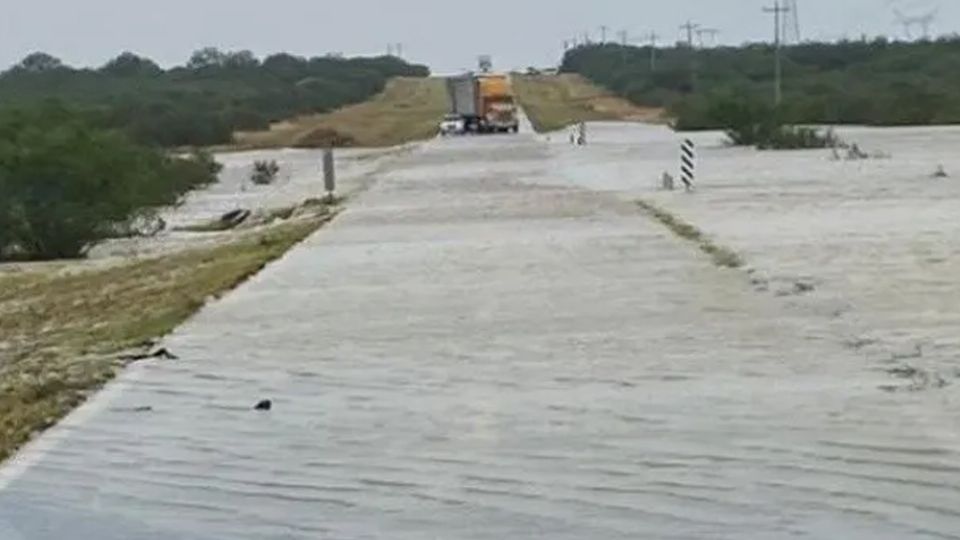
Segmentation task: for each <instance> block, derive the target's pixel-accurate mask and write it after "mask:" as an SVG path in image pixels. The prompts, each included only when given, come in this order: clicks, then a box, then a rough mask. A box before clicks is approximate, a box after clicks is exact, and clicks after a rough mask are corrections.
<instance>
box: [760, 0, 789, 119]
mask: <svg viewBox="0 0 960 540" xmlns="http://www.w3.org/2000/svg"><path fill="white" fill-rule="evenodd" d="M763 12H764V13H772V14H773V32H774V39H773V42H774V53H773V56H774V68H773V69H774V75H773V77H774V83H773V102H774V104H775V105H777V106H778V107H779V106H780V103H781V102H782V101H783V62H782V61H781V59H780V43H781V40H780V23H781V17H783V15H784V14H786V13H789V12H790V7H789V6H786V5H781V4H780V0H773V7H765V8H763Z"/></svg>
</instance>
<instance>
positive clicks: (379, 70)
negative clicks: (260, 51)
mask: <svg viewBox="0 0 960 540" xmlns="http://www.w3.org/2000/svg"><path fill="white" fill-rule="evenodd" d="M427 75H429V70H428V69H427V68H426V67H425V66H421V65H413V64H408V63H407V62H405V61H403V60H401V59H399V58H396V57H393V56H381V57H373V58H343V57H341V56H338V55H327V56H320V57H313V58H305V57H302V56H295V55H291V54H286V53H280V54H274V55H271V56H267V57H266V58H263V59H260V58H257V57H256V56H255V55H254V54H253V53H251V52H249V51H221V50H219V49H216V48H206V49H202V50H199V51H197V52H195V53H194V54H193V55H192V56H191V57H190V59H189V60H188V61H187V62H186V64H185V65H183V66H176V67H173V68H170V69H163V68H161V67H160V66H159V65H158V64H157V63H156V62H154V61H152V60H150V59H148V58H144V57H141V56H138V55H136V54H133V53H130V52H125V53H123V54H121V55H119V56H117V57H116V58H114V59H112V60H110V61H109V62H107V63H105V64H104V65H103V66H101V67H99V68H95V69H88V68H82V69H81V68H73V67H70V66H67V65H65V64H64V63H63V62H62V61H60V60H59V59H57V58H55V57H53V56H51V55H49V54H46V53H42V52H38V53H33V54H30V55H28V56H27V57H26V58H24V59H23V60H22V61H21V62H19V63H18V64H16V65H15V66H13V67H12V68H10V69H8V70H7V71H5V72H3V73H2V74H0V103H2V104H3V105H2V106H3V107H7V108H10V107H13V108H16V107H20V106H24V105H27V106H29V105H33V104H37V103H39V102H44V101H50V100H55V101H60V102H62V103H65V104H69V105H70V106H71V107H74V108H76V109H77V110H78V111H79V112H81V113H83V114H84V115H85V116H86V117H87V118H88V119H89V120H90V122H91V123H93V124H95V125H98V126H101V127H106V128H119V129H121V130H123V131H124V132H126V133H127V134H128V135H129V136H130V137H131V138H132V139H133V140H135V141H137V142H140V143H144V144H151V145H159V146H164V147H179V146H207V145H214V144H221V143H229V142H231V140H232V136H233V133H234V132H235V131H238V130H256V129H265V128H267V127H268V126H269V125H270V123H272V122H276V121H278V120H283V119H287V118H290V117H292V116H295V115H299V114H306V113H323V112H327V111H330V110H333V109H336V108H339V107H342V106H344V105H347V104H352V103H356V102H360V101H365V100H366V99H368V98H370V97H371V96H373V95H374V94H376V93H378V92H380V91H381V90H382V89H383V88H384V86H385V85H386V82H387V80H389V79H390V78H393V77H397V76H409V77H425V76H427Z"/></svg>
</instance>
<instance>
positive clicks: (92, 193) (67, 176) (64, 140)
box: [0, 106, 217, 259]
mask: <svg viewBox="0 0 960 540" xmlns="http://www.w3.org/2000/svg"><path fill="white" fill-rule="evenodd" d="M216 170H217V166H216V165H215V164H214V162H213V160H212V158H210V157H209V156H208V155H203V154H197V155H194V156H188V157H170V156H167V155H165V154H163V153H161V152H159V151H157V150H154V149H150V148H146V147H142V146H140V145H137V144H135V143H133V142H131V141H130V140H129V139H128V138H126V137H125V136H124V135H122V134H120V133H117V132H112V131H106V130H103V129H99V128H96V127H93V126H91V125H90V124H89V123H88V122H86V121H85V120H84V119H83V117H81V116H80V115H78V114H76V113H74V112H71V111H68V110H66V109H63V108H60V107H55V106H48V107H43V108H41V109H36V110H29V111H27V110H18V111H6V112H4V113H3V114H0V258H19V259H53V258H70V257H78V256H82V255H83V254H84V253H85V252H86V250H87V249H88V248H89V247H90V246H92V245H93V244H95V243H96V242H97V241H99V240H102V239H104V238H107V237H109V236H111V235H113V234H115V233H116V231H117V230H120V229H123V228H125V227H126V226H129V225H130V224H131V223H132V222H133V221H134V220H137V219H138V218H142V217H144V216H145V215H146V214H148V213H149V212H150V208H151V207H154V206H157V205H164V204H172V203H175V202H176V201H177V200H178V198H179V197H180V196H181V195H182V194H183V193H185V192H186V191H187V190H189V189H191V188H193V187H196V186H198V185H202V184H206V183H209V182H212V181H214V180H215V179H216Z"/></svg>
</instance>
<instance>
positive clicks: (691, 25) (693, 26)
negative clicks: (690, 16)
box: [680, 20, 700, 92]
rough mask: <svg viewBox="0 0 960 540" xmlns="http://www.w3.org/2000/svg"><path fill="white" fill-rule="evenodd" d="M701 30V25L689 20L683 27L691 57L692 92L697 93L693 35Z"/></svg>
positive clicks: (695, 55)
mask: <svg viewBox="0 0 960 540" xmlns="http://www.w3.org/2000/svg"><path fill="white" fill-rule="evenodd" d="M698 28H700V25H699V24H697V23H695V22H693V21H690V20H688V21H687V22H686V24H684V25H681V26H680V29H681V30H686V31H687V48H688V49H689V50H688V53H687V54H689V55H690V91H691V92H696V91H697V86H699V81H698V77H697V49H696V48H695V47H694V45H693V33H694V32H696V31H697V29H698Z"/></svg>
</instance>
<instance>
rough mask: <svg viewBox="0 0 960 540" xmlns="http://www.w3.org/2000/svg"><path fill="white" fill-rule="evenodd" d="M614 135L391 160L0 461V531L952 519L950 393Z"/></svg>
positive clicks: (671, 530) (645, 147)
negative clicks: (692, 209) (788, 274)
mask: <svg viewBox="0 0 960 540" xmlns="http://www.w3.org/2000/svg"><path fill="white" fill-rule="evenodd" d="M618 137H627V138H626V139H624V140H618V141H616V146H610V147H607V150H606V151H607V152H608V153H607V154H605V153H604V150H603V148H604V147H603V142H602V139H601V140H599V141H598V146H597V149H594V148H591V149H589V150H584V151H582V152H581V150H576V149H572V148H569V147H567V146H565V145H562V144H558V143H557V142H556V141H554V142H547V141H544V140H543V139H538V138H534V137H531V136H519V137H491V138H467V139H454V140H445V141H437V142H433V143H430V144H427V145H424V146H423V147H421V148H420V149H419V150H417V151H415V152H413V153H411V154H409V155H407V156H404V157H402V158H400V159H399V160H398V162H397V165H396V166H395V167H393V168H392V170H391V171H390V172H388V173H385V174H382V175H381V176H380V177H379V178H378V179H377V180H376V182H375V183H374V184H373V185H372V186H371V187H370V188H369V189H368V190H367V191H365V192H364V193H362V194H361V195H359V196H358V197H357V198H356V199H355V200H354V201H353V202H351V204H350V205H349V209H348V210H347V211H346V212H345V213H344V214H343V215H342V216H341V217H340V218H339V219H338V220H337V221H335V222H334V223H333V224H332V225H330V226H329V227H328V228H327V229H325V230H322V231H320V232H319V233H318V234H316V235H314V236H313V237H311V238H310V239H308V240H307V241H306V242H305V243H304V244H302V245H301V246H299V247H297V248H296V249H294V250H293V251H292V252H291V253H289V254H288V255H287V256H286V257H285V258H284V259H282V260H280V261H279V262H277V263H275V264H273V265H271V266H270V267H268V268H267V269H266V270H265V271H264V272H263V273H261V274H260V275H259V276H257V277H256V278H254V279H253V280H251V281H250V282H249V283H247V284H246V285H244V286H243V287H241V288H240V289H238V290H237V291H235V292H234V293H233V294H231V295H229V296H228V297H226V298H224V299H223V300H220V301H218V302H215V303H213V304H211V305H210V306H208V307H207V308H205V309H204V310H203V311H202V312H201V313H200V314H199V315H198V316H197V317H196V318H194V319H193V320H192V321H190V322H189V323H187V324H186V325H184V326H183V327H182V328H180V329H179V330H178V331H177V332H176V333H175V334H174V335H173V336H171V337H170V338H169V339H168V340H167V342H166V346H168V347H169V348H171V349H172V350H173V351H175V352H176V353H177V354H179V355H180V356H181V360H180V361H177V362H158V363H144V364H139V365H136V366H134V367H133V368H132V369H130V370H129V371H128V372H126V373H125V374H124V376H122V377H121V378H120V380H119V381H117V383H116V384H114V385H112V386H110V387H109V388H108V389H107V390H106V391H105V392H104V393H103V394H101V395H100V396H99V397H98V398H97V399H95V400H93V401H92V402H91V403H90V404H88V405H87V406H85V407H84V408H82V409H81V410H80V411H78V413H77V414H75V415H73V416H72V417H70V418H69V419H68V420H67V421H65V422H64V423H63V424H61V425H60V426H59V427H58V428H56V429H54V430H52V431H50V432H49V433H48V434H47V435H45V436H44V437H42V438H41V439H40V440H39V441H38V442H37V444H35V445H33V446H31V447H30V448H29V449H28V450H27V451H25V452H24V453H22V454H21V455H20V456H19V457H18V458H17V459H16V460H14V461H13V462H11V463H9V464H8V465H7V467H6V468H5V469H3V470H2V472H0V538H4V539H6V538H10V539H21V538H23V539H30V540H34V539H37V540H47V539H60V538H98V539H104V540H112V539H117V540H119V539H132V540H139V539H183V540H209V539H227V538H229V539H246V538H249V539H314V538H330V539H350V540H353V539H373V538H391V539H428V538H431V539H433V538H443V539H455V538H464V539H488V538H489V539H503V538H559V539H586V538H590V539H594V538H597V539H606V538H611V539H619V538H622V539H627V538H630V539H635V538H730V539H735V538H736V539H739V538H764V539H767V538H818V539H819V538H844V539H861V538H862V539H878V538H891V539H893V538H898V539H899V538H960V460H958V455H957V448H958V446H957V436H956V433H957V431H956V418H957V413H958V407H957V405H956V403H955V400H952V399H951V397H950V396H951V394H949V393H947V392H949V389H947V390H943V391H936V392H886V391H882V390H880V387H881V386H884V385H889V384H890V383H891V378H890V376H889V375H888V374H886V373H883V372H882V371H878V370H877V369H875V366H873V365H871V364H870V363H869V362H867V361H865V359H864V357H863V355H862V354H859V352H858V351H854V350H851V348H850V347H848V346H845V345H844V339H846V337H847V336H846V334H845V333H844V332H845V331H846V329H845V328H842V327H838V325H837V324H836V321H835V320H834V319H833V318H831V317H829V316H825V315H824V314H823V313H821V312H819V311H817V310H811V309H803V308H802V307H798V306H796V305H794V304H791V303H790V302H788V301H786V300H785V299H784V298H780V297H778V296H776V295H775V294H769V293H766V292H760V291H758V290H757V288H756V284H755V283H751V279H750V277H749V276H748V275H747V274H746V273H744V272H742V271H732V270H720V269H717V268H715V267H714V266H712V264H711V262H710V260H709V259H708V258H706V257H704V256H702V255H701V254H700V253H699V252H697V251H696V250H695V249H693V248H692V247H691V246H690V245H688V244H686V243H684V242H681V241H679V240H678V239H677V238H676V237H674V236H672V234H671V233H669V232H667V231H666V230H665V229H663V228H662V227H661V226H659V225H658V224H656V223H653V222H651V221H649V220H648V219H646V218H645V217H644V216H643V215H641V214H640V213H639V211H638V209H637V207H636V205H635V204H633V199H634V198H635V197H636V196H637V194H638V193H640V192H647V191H649V188H650V186H651V185H652V183H653V176H652V175H642V174H637V173H636V171H637V170H644V167H645V166H643V165H635V163H643V162H644V160H647V161H649V163H652V164H653V165H650V164H649V163H648V166H646V167H647V168H649V169H651V170H653V169H657V168H660V167H661V166H662V168H667V167H670V166H671V161H672V160H673V159H674V157H675V148H674V145H675V139H674V137H673V136H672V135H671V134H669V133H668V132H666V131H662V130H654V131H650V130H641V131H637V132H624V133H622V134H620V135H618ZM631 137H632V139H631ZM576 152H580V153H576ZM609 152H614V153H619V154H618V155H621V157H622V156H624V155H628V154H629V156H630V160H633V161H624V162H622V163H621V162H617V161H615V160H611V159H609V158H610V155H609ZM621 165H622V166H621ZM604 175H614V176H618V177H619V180H617V182H619V183H616V182H613V183H609V184H603V181H602V179H601V177H603V176H604ZM702 225H706V224H702ZM764 262H769V263H770V264H774V263H775V260H770V261H764ZM261 398H270V399H273V400H274V410H273V411H271V412H269V413H256V412H254V411H252V410H251V407H252V405H253V404H254V403H256V401H258V400H259V399H261ZM140 407H152V410H149V411H140V412H138V408H140Z"/></svg>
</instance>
